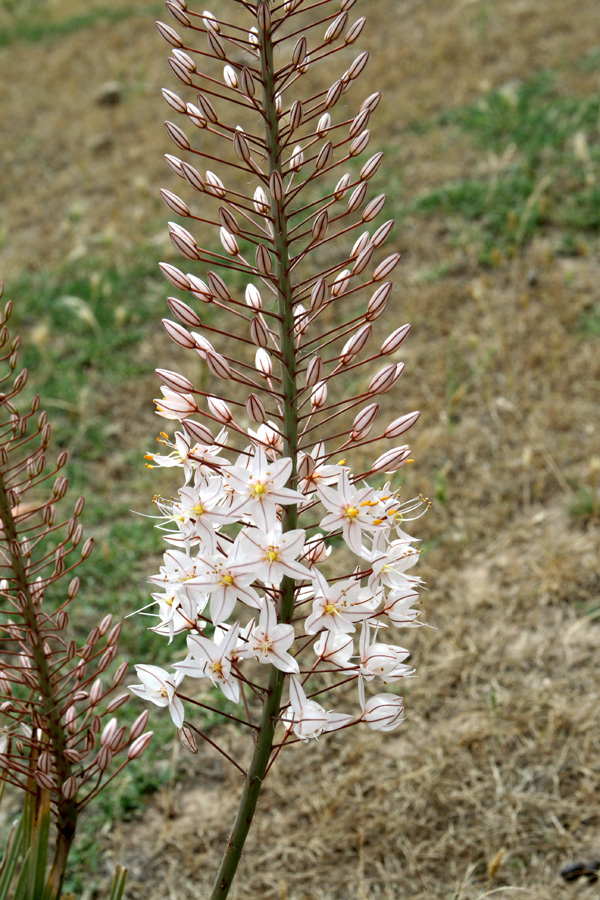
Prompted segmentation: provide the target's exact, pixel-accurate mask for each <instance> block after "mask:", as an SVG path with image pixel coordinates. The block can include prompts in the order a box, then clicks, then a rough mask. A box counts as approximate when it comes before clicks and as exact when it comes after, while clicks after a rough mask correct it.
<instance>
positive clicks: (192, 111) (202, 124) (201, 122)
mask: <svg viewBox="0 0 600 900" xmlns="http://www.w3.org/2000/svg"><path fill="white" fill-rule="evenodd" d="M185 111H186V113H187V117H188V119H189V120H190V122H191V123H192V125H195V126H196V128H206V125H207V121H206V118H205V117H204V116H203V115H202V113H201V112H200V110H199V109H198V107H197V106H194V104H193V103H186V106H185Z"/></svg>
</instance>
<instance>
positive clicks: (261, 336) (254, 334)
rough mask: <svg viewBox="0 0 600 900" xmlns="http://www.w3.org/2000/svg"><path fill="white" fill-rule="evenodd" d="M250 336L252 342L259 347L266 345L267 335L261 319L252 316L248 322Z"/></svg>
mask: <svg viewBox="0 0 600 900" xmlns="http://www.w3.org/2000/svg"><path fill="white" fill-rule="evenodd" d="M250 338H251V340H252V343H253V344H257V345H258V346H259V347H266V346H267V344H268V342H269V335H268V333H267V329H266V328H265V325H264V322H263V321H262V319H259V318H258V316H254V318H253V319H252V321H251V322H250Z"/></svg>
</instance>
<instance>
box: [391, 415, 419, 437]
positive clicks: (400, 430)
mask: <svg viewBox="0 0 600 900" xmlns="http://www.w3.org/2000/svg"><path fill="white" fill-rule="evenodd" d="M420 415H421V413H420V412H419V411H415V412H411V413H406V415H404V416H400V417H399V418H398V419H394V421H393V422H390V424H389V425H388V426H387V428H386V429H385V431H384V432H383V435H384V437H386V438H397V437H399V436H400V435H401V434H404V432H405V431H408V429H409V428H412V426H413V425H414V424H415V422H416V421H417V419H418V418H419V416H420Z"/></svg>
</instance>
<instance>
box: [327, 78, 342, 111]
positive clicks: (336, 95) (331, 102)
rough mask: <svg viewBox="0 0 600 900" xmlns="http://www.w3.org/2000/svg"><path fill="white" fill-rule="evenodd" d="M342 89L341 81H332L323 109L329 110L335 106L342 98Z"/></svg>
mask: <svg viewBox="0 0 600 900" xmlns="http://www.w3.org/2000/svg"><path fill="white" fill-rule="evenodd" d="M343 89H344V85H343V84H342V82H341V80H338V81H334V83H333V84H332V85H331V87H330V88H329V90H328V91H327V96H326V97H325V104H324V105H325V109H331V107H332V106H335V104H336V103H337V102H338V100H339V99H340V97H341V96H342V91H343Z"/></svg>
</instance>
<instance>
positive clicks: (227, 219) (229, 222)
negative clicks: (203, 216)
mask: <svg viewBox="0 0 600 900" xmlns="http://www.w3.org/2000/svg"><path fill="white" fill-rule="evenodd" d="M219 222H220V223H221V225H223V227H224V228H226V229H227V231H230V232H231V233H232V234H239V233H240V230H241V229H240V226H239V224H238V220H237V219H236V217H235V216H234V215H233V213H231V212H229V210H228V209H225V207H224V206H220V207H219Z"/></svg>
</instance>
